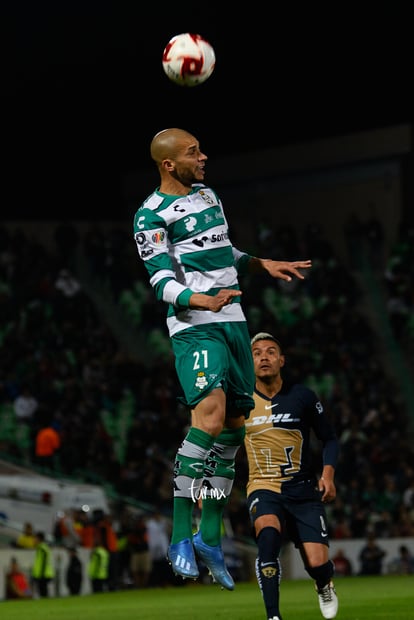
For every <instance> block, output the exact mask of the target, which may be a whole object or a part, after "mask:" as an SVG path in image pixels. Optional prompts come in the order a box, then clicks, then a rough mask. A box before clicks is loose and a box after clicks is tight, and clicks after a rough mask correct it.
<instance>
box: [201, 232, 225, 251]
mask: <svg viewBox="0 0 414 620" xmlns="http://www.w3.org/2000/svg"><path fill="white" fill-rule="evenodd" d="M228 238H229V233H228V232H227V231H225V232H222V233H219V234H213V235H211V237H207V236H206V235H204V236H203V237H200V238H199V239H193V243H194V245H197V246H198V247H199V248H203V247H204V244H205V243H206V242H207V241H210V243H220V241H227V239H228Z"/></svg>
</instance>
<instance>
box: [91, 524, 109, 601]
mask: <svg viewBox="0 0 414 620" xmlns="http://www.w3.org/2000/svg"><path fill="white" fill-rule="evenodd" d="M88 576H89V578H90V580H91V587H92V592H94V593H96V592H105V591H106V590H107V589H108V576H109V551H108V550H107V549H106V548H105V547H104V545H103V543H102V539H101V535H100V533H99V532H97V531H96V532H95V540H94V547H93V549H92V551H91V555H90V558H89V562H88Z"/></svg>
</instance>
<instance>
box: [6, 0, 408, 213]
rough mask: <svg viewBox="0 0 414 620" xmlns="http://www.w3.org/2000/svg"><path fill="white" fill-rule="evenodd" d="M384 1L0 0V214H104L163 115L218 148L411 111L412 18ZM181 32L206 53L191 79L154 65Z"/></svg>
mask: <svg viewBox="0 0 414 620" xmlns="http://www.w3.org/2000/svg"><path fill="white" fill-rule="evenodd" d="M4 4H5V3H4ZM10 4H11V3H10ZM359 4H361V3H359ZM386 4H387V5H388V8H387V9H385V8H379V7H378V6H376V7H375V9H374V8H372V9H371V10H372V13H371V14H369V12H368V10H367V9H366V10H365V13H364V14H363V13H362V12H361V9H360V8H358V5H357V4H356V5H355V7H354V8H352V6H353V5H352V3H351V4H349V3H348V4H343V5H338V3H334V4H332V3H329V4H328V3H316V4H315V3H306V4H305V7H306V8H305V10H304V9H303V7H301V4H300V3H295V4H294V6H293V7H292V9H291V10H288V9H286V8H285V9H283V10H280V8H279V6H280V3H270V2H255V3H250V6H251V7H252V8H251V10H250V13H249V12H247V11H246V9H242V8H241V4H240V3H232V2H228V3H226V2H223V1H222V2H213V1H210V2H207V3H199V4H198V3H187V2H181V3H175V5H173V3H171V4H167V6H168V7H169V8H167V9H163V3H161V2H158V3H154V4H153V5H152V6H147V5H146V4H144V3H142V2H140V3H138V2H134V3H132V2H123V1H121V0H118V2H104V1H101V2H88V1H87V0H85V1H84V2H82V3H81V2H76V1H75V0H72V2H66V1H65V0H59V2H53V3H51V2H50V3H48V2H16V3H13V4H12V6H11V7H9V8H4V6H3V8H2V9H1V13H2V15H1V16H0V17H1V23H2V26H3V28H2V30H3V31H4V32H3V35H2V38H3V42H4V43H5V49H6V54H5V56H4V58H3V59H5V60H6V62H5V63H3V65H4V68H3V89H2V90H3V92H4V98H3V100H4V101H5V112H3V115H2V118H3V132H2V133H3V137H4V141H3V150H4V153H5V155H6V160H7V163H6V166H5V167H4V171H5V177H6V179H5V180H6V182H5V184H4V185H3V190H4V191H5V192H6V195H5V198H6V199H7V204H9V209H6V211H8V212H10V216H9V215H5V213H4V210H3V209H2V211H3V217H8V218H9V219H13V217H15V216H21V217H28V218H35V219H37V218H41V217H46V216H49V215H50V214H55V213H56V217H59V214H62V211H64V212H65V213H66V214H68V210H69V212H72V213H73V214H75V215H83V216H85V213H88V216H89V215H90V213H91V212H92V211H93V210H95V209H100V210H101V212H102V213H103V217H104V218H105V219H108V218H110V217H111V216H113V217H116V209H117V204H119V202H120V201H121V200H122V196H121V189H120V186H121V179H122V176H123V175H124V174H125V173H128V172H130V171H133V170H135V169H137V168H142V167H147V166H151V165H152V164H151V161H150V158H149V142H150V140H151V138H152V136H153V135H154V133H156V132H157V131H158V130H160V129H163V128H164V127H167V126H182V127H183V128H185V129H189V130H190V131H192V132H193V133H194V134H195V135H196V136H197V137H198V138H199V140H200V143H201V146H202V149H203V150H204V151H205V152H207V154H208V155H209V156H210V158H213V157H214V158H216V157H219V156H220V155H229V154H232V153H234V152H247V151H250V150H256V149H257V148H261V147H268V146H278V145H284V144H292V143H295V142H302V141H306V140H309V139H316V138H318V137H328V136H334V135H339V134H343V133H349V132H353V131H359V130H362V129H371V128H377V127H384V126H388V125H393V124H396V123H400V122H404V123H405V122H412V117H413V110H414V104H413V99H412V96H411V93H410V91H411V84H410V82H412V60H411V59H410V58H409V56H408V51H409V48H410V41H411V40H412V30H411V32H410V28H411V24H412V20H411V18H410V17H409V15H408V9H406V8H405V4H404V3H403V2H400V3H398V2H394V3H392V5H391V3H386ZM243 5H244V3H243ZM290 6H292V4H291V5H290ZM217 7H221V8H224V7H226V15H223V14H222V12H221V10H220V8H217ZM234 7H236V8H234ZM237 7H238V8H237ZM260 7H265V8H260ZM268 7H273V8H271V10H269V9H268ZM315 7H316V9H315ZM318 7H319V9H318ZM321 7H325V9H324V10H322V8H321ZM253 8H254V11H255V12H254V13H253ZM186 31H190V32H199V33H200V34H202V35H203V36H204V37H205V38H207V39H208V40H209V41H210V42H211V43H212V44H213V46H214V48H215V51H216V57H217V64H216V70H215V72H214V74H213V75H212V77H211V78H210V79H209V80H208V81H207V82H206V83H205V84H203V85H201V86H198V87H196V88H191V89H186V88H181V87H178V86H176V85H174V84H172V83H170V82H169V81H168V79H167V77H166V76H165V74H164V72H163V70H162V66H161V55H162V50H163V48H164V46H165V45H166V43H167V42H168V40H169V39H170V38H171V36H173V35H174V34H177V33H179V32H186ZM151 189H152V186H151V187H148V190H149V191H150V190H151ZM88 216H85V217H88ZM62 217H63V216H62ZM66 217H67V215H66Z"/></svg>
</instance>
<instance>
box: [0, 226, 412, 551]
mask: <svg viewBox="0 0 414 620" xmlns="http://www.w3.org/2000/svg"><path fill="white" fill-rule="evenodd" d="M260 232H261V234H260V235H258V240H259V241H258V242H259V244H260V247H258V248H257V251H258V252H259V253H260V255H264V253H265V252H267V253H268V254H269V256H271V257H272V258H281V257H283V259H285V260H294V259H296V258H297V257H298V256H306V257H308V256H309V257H311V258H312V261H313V267H312V269H311V270H310V273H309V274H307V275H306V279H305V280H304V281H303V282H291V283H286V282H282V281H279V282H278V283H277V284H275V283H274V282H273V281H272V282H269V281H268V280H266V278H263V279H262V280H259V279H258V278H255V280H254V281H253V280H252V281H249V279H248V278H246V279H245V280H244V287H243V304H244V308H245V311H246V314H247V318H248V323H249V327H250V331H251V333H254V332H255V331H257V330H258V329H260V330H265V331H269V332H271V333H277V335H278V337H279V338H280V339H281V341H282V342H283V343H284V344H285V353H286V356H287V357H288V359H292V360H294V363H290V364H289V369H290V370H289V373H287V376H289V377H290V378H294V379H297V380H298V381H301V382H304V383H306V384H308V385H309V386H310V387H312V388H313V389H315V391H316V392H317V393H318V394H319V396H320V397H321V398H322V400H323V401H324V403H325V406H326V408H327V410H328V411H329V413H330V415H331V416H332V419H333V422H334V425H335V428H336V432H337V434H338V436H339V439H340V443H341V454H340V460H339V464H338V468H337V473H336V482H337V489H338V493H337V499H336V501H335V503H334V504H333V505H331V506H330V507H329V513H330V514H329V522H330V527H331V530H332V531H331V533H330V535H331V538H332V539H340V538H355V537H366V536H368V534H370V533H372V534H374V535H375V537H376V538H381V537H394V536H395V537H396V536H414V449H413V444H412V442H411V441H410V438H409V435H408V432H407V429H409V427H410V417H409V413H408V411H407V407H406V406H405V403H404V402H401V399H400V397H399V392H398V387H397V386H396V385H395V383H394V381H393V379H391V378H390V375H389V373H388V370H387V368H386V367H385V366H384V365H383V363H382V359H381V356H380V354H379V352H378V335H377V334H376V333H375V332H374V331H373V328H372V326H371V325H370V324H369V323H368V321H367V319H366V318H365V315H364V313H363V312H362V306H363V304H364V302H365V294H364V290H362V289H361V286H360V285H359V284H358V283H357V281H356V280H355V278H354V276H353V271H352V269H351V268H350V267H349V266H346V265H344V263H343V261H342V260H341V259H340V258H339V257H338V256H337V255H336V253H335V249H334V247H333V245H332V244H331V243H329V242H328V241H327V239H326V238H325V236H324V234H323V230H322V229H321V227H320V226H319V225H316V224H313V225H309V226H308V227H307V228H306V229H305V231H304V233H303V234H300V235H299V234H298V233H297V232H295V230H293V228H291V227H280V228H279V229H278V230H276V231H272V229H271V228H270V227H269V226H266V225H263V226H262V229H261V231H260ZM411 233H412V231H411ZM410 239H411V241H410V240H406V239H404V238H402V239H401V242H399V243H398V244H396V246H395V248H394V249H393V252H392V254H391V255H390V257H389V259H388V263H387V266H386V270H385V274H384V279H385V280H386V281H387V282H390V280H391V281H392V279H393V278H392V277H391V276H390V274H391V273H394V274H395V263H396V262H397V264H398V265H399V273H401V269H402V270H403V271H404V275H403V277H402V278H401V277H399V280H398V282H399V286H395V285H394V286H391V284H390V289H389V290H390V297H395V296H396V295H398V294H402V296H403V298H404V303H406V304H407V305H408V306H409V308H410V309H409V311H408V312H407V313H405V321H407V322H406V323H404V326H403V327H401V317H400V318H399V320H398V321H397V323H396V321H395V316H394V315H395V312H394V313H393V312H392V308H393V307H395V305H396V304H395V303H391V302H390V303H389V305H388V310H389V312H390V321H391V322H392V323H393V324H396V325H397V327H394V329H395V331H396V335H397V336H398V335H399V336H400V337H402V338H403V336H402V334H403V333H405V329H406V328H407V327H408V324H409V323H410V322H411V323H412V315H413V308H412V304H413V300H412V291H413V290H414V287H413V281H412V277H413V274H412V264H413V261H412V260H410V257H411V259H412V248H413V241H412V236H411V237H410ZM55 240H56V247H55V248H50V247H46V246H45V245H44V244H42V243H40V242H39V241H38V240H37V239H36V238H34V237H33V236H32V235H31V234H28V233H27V232H25V230H24V229H23V228H21V229H15V230H9V229H8V228H7V227H2V228H1V229H0V248H1V249H0V297H1V303H0V313H1V316H0V340H1V348H0V372H1V377H2V379H1V382H0V452H1V453H2V454H3V455H5V456H6V457H13V458H15V459H20V460H21V461H22V462H25V463H26V464H29V465H31V466H36V465H39V460H38V459H37V458H36V437H37V435H38V433H39V432H40V431H41V429H44V428H45V427H51V428H53V429H54V430H55V431H57V433H58V435H59V438H60V447H59V449H58V451H57V457H56V459H53V461H52V465H51V466H52V468H53V469H54V473H55V474H56V475H62V476H73V477H80V478H82V479H83V480H86V481H92V482H97V481H99V480H104V481H105V483H106V484H110V485H111V486H112V488H113V490H114V491H115V492H116V493H118V494H119V495H120V496H128V497H130V498H132V499H134V500H136V501H138V502H142V503H143V504H149V505H157V506H158V507H159V508H160V509H161V511H162V512H163V513H164V514H169V513H170V510H171V507H172V492H171V478H172V472H171V463H172V462H173V456H174V454H175V451H176V448H177V445H178V444H179V443H180V441H181V439H182V437H183V429H184V428H185V427H186V426H187V424H188V421H189V414H188V412H187V410H186V409H185V408H184V407H183V406H181V405H180V404H179V401H178V396H179V395H180V394H179V386H178V382H177V380H176V375H175V368H174V363H173V358H172V356H171V354H170V351H169V346H168V339H167V338H166V335H165V334H166V331H165V320H164V315H163V309H162V307H161V308H160V304H159V303H158V302H157V301H156V300H155V299H154V298H153V295H152V294H151V291H150V290H149V289H148V288H147V287H146V286H145V285H143V283H142V282H144V281H145V278H144V276H143V277H142V278H141V275H143V274H141V273H140V269H141V265H140V262H139V261H138V260H137V257H136V255H135V252H136V250H135V247H134V243H133V240H132V239H131V236H130V234H129V230H128V227H127V226H126V227H125V230H123V229H122V228H119V227H114V228H113V229H110V230H106V229H105V230H103V229H100V228H99V226H95V225H94V226H93V227H91V228H90V230H89V231H87V232H86V233H85V234H84V235H81V234H79V231H78V230H77V228H76V226H72V225H69V224H68V225H67V226H61V227H57V229H56V234H55ZM407 246H408V249H407ZM394 252H396V255H397V256H399V257H400V261H399V263H398V261H396V260H395V258H394ZM410 252H411V253H410ZM79 256H82V257H83V259H84V263H83V268H80V267H79V265H80V263H79V260H78V259H79ZM85 269H86V270H87V274H86V272H85ZM410 270H411V271H410ZM86 275H87V276H88V277H86ZM90 278H92V280H93V281H95V282H97V283H99V284H101V285H102V284H104V285H105V290H106V294H107V296H108V301H111V302H115V303H116V304H117V305H118V306H119V308H121V310H122V312H123V313H124V317H125V323H126V324H127V325H128V326H129V331H130V338H131V339H135V338H136V339H137V340H138V339H139V340H140V342H141V341H142V339H143V338H144V343H145V344H144V347H143V350H142V351H141V356H140V357H138V356H137V357H135V356H133V355H131V354H130V353H127V352H126V351H125V350H124V349H123V347H122V346H121V345H120V344H119V342H118V340H117V337H116V335H115V331H114V329H113V328H112V326H111V325H110V324H109V323H108V322H107V321H106V320H105V319H104V318H103V314H102V313H101V308H99V307H97V306H96V304H95V303H94V302H93V300H92V297H91V295H90V294H89V289H88V286H86V285H85V282H89V281H90ZM401 280H403V284H401ZM394 284H395V282H394ZM409 291H411V299H409V298H408V297H409ZM410 304H411V305H410ZM411 323H410V324H411ZM411 330H412V326H411ZM154 350H155V351H156V356H155V359H153V361H152V363H151V364H150V365H149V364H147V363H146V353H147V352H149V351H154ZM411 413H412V414H413V412H411ZM315 454H316V451H315ZM237 458H238V463H237V477H236V481H235V487H234V490H233V495H232V498H231V501H230V503H229V505H228V509H227V510H228V518H229V521H230V523H231V525H232V529H233V532H234V536H235V537H237V538H239V539H250V538H251V531H250V524H249V518H248V514H247V510H246V506H245V491H244V486H245V482H246V479H247V471H246V467H247V465H246V459H245V455H244V453H243V452H242V451H239V454H238V457H237ZM315 458H316V457H315Z"/></svg>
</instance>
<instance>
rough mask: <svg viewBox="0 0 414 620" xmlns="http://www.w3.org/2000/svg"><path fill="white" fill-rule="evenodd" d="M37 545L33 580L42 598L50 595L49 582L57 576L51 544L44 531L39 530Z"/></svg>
mask: <svg viewBox="0 0 414 620" xmlns="http://www.w3.org/2000/svg"><path fill="white" fill-rule="evenodd" d="M36 538H37V545H36V550H35V557H34V562H33V566H32V580H33V583H34V585H35V587H36V590H37V593H38V595H39V596H40V597H42V598H47V597H48V596H49V583H50V582H51V580H52V579H53V578H54V576H55V569H54V567H53V564H52V553H51V549H50V546H49V545H48V543H47V542H46V537H45V534H44V532H37V533H36Z"/></svg>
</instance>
